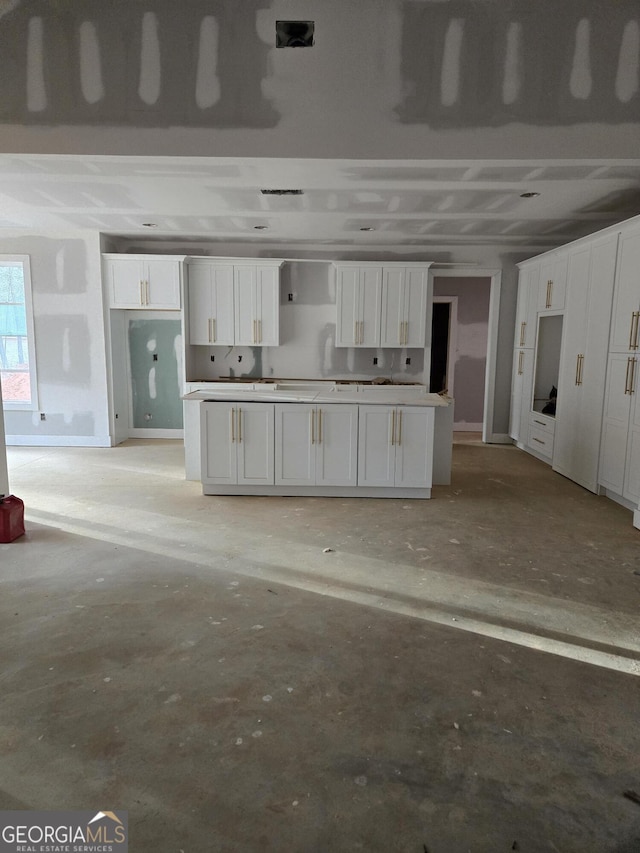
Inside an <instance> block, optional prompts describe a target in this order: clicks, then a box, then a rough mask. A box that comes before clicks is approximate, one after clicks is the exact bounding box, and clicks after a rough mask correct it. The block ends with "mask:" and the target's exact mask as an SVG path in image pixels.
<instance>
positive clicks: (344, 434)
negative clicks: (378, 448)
mask: <svg viewBox="0 0 640 853" xmlns="http://www.w3.org/2000/svg"><path fill="white" fill-rule="evenodd" d="M275 442H276V445H275V466H276V474H275V482H276V485H281V486H355V485H356V484H357V461H358V407H357V406H352V405H343V404H341V403H335V404H322V405H317V406H316V405H305V404H301V403H292V404H279V405H276V425H275Z"/></svg>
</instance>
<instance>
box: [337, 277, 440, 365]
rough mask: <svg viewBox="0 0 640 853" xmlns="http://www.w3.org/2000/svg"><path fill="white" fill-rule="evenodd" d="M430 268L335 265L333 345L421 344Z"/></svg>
mask: <svg viewBox="0 0 640 853" xmlns="http://www.w3.org/2000/svg"><path fill="white" fill-rule="evenodd" d="M428 269H429V264H416V265H413V266H411V265H408V266H405V265H403V266H394V265H388V266H378V265H376V264H370V265H358V264H338V265H336V276H337V285H336V307H337V317H336V346H337V347H370V348H371V347H389V348H391V347H394V348H398V347H424V346H425V343H426V319H427V304H428V290H429V280H428Z"/></svg>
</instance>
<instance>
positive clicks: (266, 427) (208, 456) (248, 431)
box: [200, 402, 274, 486]
mask: <svg viewBox="0 0 640 853" xmlns="http://www.w3.org/2000/svg"><path fill="white" fill-rule="evenodd" d="M200 418H201V422H200V432H201V447H202V482H203V484H205V485H206V484H217V485H247V486H267V485H273V482H274V443H273V429H274V406H273V404H270V403H231V402H229V403H226V402H216V403H202V408H201V413H200Z"/></svg>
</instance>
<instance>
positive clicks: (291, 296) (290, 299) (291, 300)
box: [287, 293, 293, 302]
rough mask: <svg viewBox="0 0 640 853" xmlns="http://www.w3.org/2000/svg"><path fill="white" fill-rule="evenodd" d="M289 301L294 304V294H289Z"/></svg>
mask: <svg viewBox="0 0 640 853" xmlns="http://www.w3.org/2000/svg"><path fill="white" fill-rule="evenodd" d="M287 299H288V300H289V302H293V293H289V294H288V296H287Z"/></svg>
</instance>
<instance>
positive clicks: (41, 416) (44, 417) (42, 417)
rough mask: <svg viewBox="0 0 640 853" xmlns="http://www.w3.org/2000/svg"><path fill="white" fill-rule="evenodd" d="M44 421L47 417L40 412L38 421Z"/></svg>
mask: <svg viewBox="0 0 640 853" xmlns="http://www.w3.org/2000/svg"><path fill="white" fill-rule="evenodd" d="M46 419H47V416H46V415H45V413H44V412H40V420H41V421H46Z"/></svg>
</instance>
